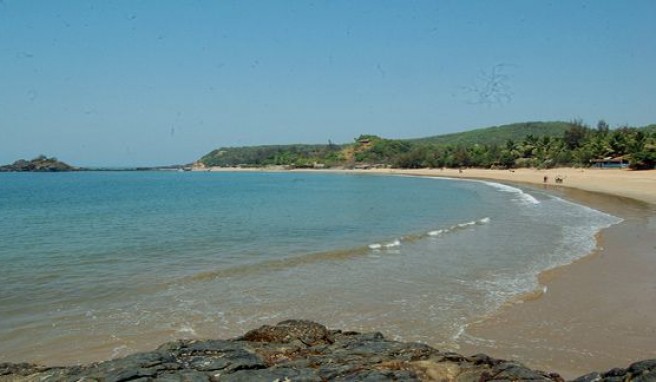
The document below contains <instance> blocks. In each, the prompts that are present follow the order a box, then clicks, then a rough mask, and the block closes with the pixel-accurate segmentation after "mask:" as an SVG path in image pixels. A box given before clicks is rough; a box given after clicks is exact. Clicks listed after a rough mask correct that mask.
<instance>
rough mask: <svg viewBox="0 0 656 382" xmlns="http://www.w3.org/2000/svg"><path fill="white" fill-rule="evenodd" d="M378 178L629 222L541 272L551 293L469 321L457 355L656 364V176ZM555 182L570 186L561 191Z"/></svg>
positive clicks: (453, 173) (599, 365) (592, 172)
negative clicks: (508, 187) (589, 211)
mask: <svg viewBox="0 0 656 382" xmlns="http://www.w3.org/2000/svg"><path fill="white" fill-rule="evenodd" d="M372 171H373V172H379V173H393V174H403V175H415V176H438V177H441V176H444V177H452V178H468V179H488V180H495V181H500V182H504V183H513V184H525V185H530V187H542V188H547V189H548V190H549V191H550V192H552V193H554V194H555V195H557V196H560V197H564V198H566V199H569V200H572V201H575V202H578V203H580V204H584V205H587V206H589V207H592V208H595V209H598V210H601V211H604V212H607V213H610V214H613V215H615V216H618V217H621V218H622V219H624V221H623V222H622V223H620V224H616V225H614V226H612V227H610V228H608V229H606V230H603V231H602V232H601V233H600V234H599V235H598V237H597V239H598V245H597V249H596V250H595V251H594V252H593V253H591V254H590V256H587V257H585V258H583V259H581V260H579V261H576V262H575V263H573V264H571V265H568V266H564V267H560V268H557V269H553V270H549V271H546V272H543V273H542V274H541V276H540V282H541V284H542V285H544V287H545V292H544V293H538V294H536V295H530V296H525V298H523V299H520V300H518V301H516V302H514V303H512V304H508V305H507V306H505V307H503V308H502V309H501V310H500V311H498V312H497V313H496V314H494V315H493V316H491V317H485V318H482V319H481V320H480V321H479V322H476V323H473V324H471V325H470V326H469V327H468V328H467V330H466V331H465V333H464V334H463V336H462V337H461V338H460V340H459V341H458V342H459V343H458V346H459V349H458V351H460V352H462V353H463V354H475V353H486V354H489V355H491V356H493V357H499V358H508V359H516V360H519V361H520V362H524V363H526V364H527V365H528V366H530V367H534V368H539V369H544V370H555V371H557V372H558V373H561V374H562V375H563V376H565V377H575V376H578V375H582V374H585V373H587V372H590V371H591V370H608V369H611V368H613V367H622V366H623V365H628V364H630V363H632V362H635V361H637V360H641V359H647V358H654V357H656V279H654V277H653V275H654V274H656V241H655V240H654V237H656V235H655V234H656V212H655V211H656V171H627V170H619V169H612V170H610V169H608V170H601V169H585V170H583V169H551V170H535V169H517V170H513V171H509V170H477V169H465V170H463V171H462V172H460V171H458V170H451V169H449V170H372ZM545 176H546V177H547V182H546V183H545V182H544V177H545ZM556 177H560V178H562V179H563V182H562V183H558V184H556V183H555V179H556Z"/></svg>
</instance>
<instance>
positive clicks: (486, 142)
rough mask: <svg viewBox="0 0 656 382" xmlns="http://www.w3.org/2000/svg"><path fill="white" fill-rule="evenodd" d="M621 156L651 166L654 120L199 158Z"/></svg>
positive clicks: (419, 161) (381, 160) (365, 139)
mask: <svg viewBox="0 0 656 382" xmlns="http://www.w3.org/2000/svg"><path fill="white" fill-rule="evenodd" d="M609 158H621V160H622V161H623V162H625V163H629V165H630V167H631V168H633V169H647V168H654V167H655V166H656V125H649V126H645V127H643V128H635V127H628V126H622V127H620V128H617V129H611V128H610V127H609V126H608V124H607V123H606V122H604V121H599V122H598V123H597V126H596V127H595V128H591V127H589V126H587V125H586V124H584V123H583V122H582V121H580V120H576V121H571V122H527V123H516V124H512V125H505V126H494V127H489V128H485V129H478V130H472V131H468V132H464V133H458V134H448V135H442V136H434V137H428V138H422V139H407V140H399V139H385V138H381V137H377V136H375V135H361V136H360V137H358V138H357V139H356V140H355V142H354V143H352V144H346V145H335V144H332V143H329V144H328V145H284V146H254V147H238V148H221V149H218V150H214V151H212V152H211V153H209V154H207V155H205V156H204V157H202V158H201V159H200V161H199V162H201V163H203V164H204V165H206V166H266V165H284V166H294V167H316V166H328V167H331V166H345V167H353V166H371V165H384V166H391V167H398V168H426V167H428V168H436V167H482V168H517V167H537V168H550V167H556V166H580V167H587V166H591V165H592V164H594V163H595V162H597V161H599V160H602V159H609Z"/></svg>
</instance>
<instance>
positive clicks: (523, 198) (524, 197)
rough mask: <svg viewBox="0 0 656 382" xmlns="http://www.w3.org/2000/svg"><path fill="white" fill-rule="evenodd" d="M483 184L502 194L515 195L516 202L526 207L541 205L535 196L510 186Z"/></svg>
mask: <svg viewBox="0 0 656 382" xmlns="http://www.w3.org/2000/svg"><path fill="white" fill-rule="evenodd" d="M481 183H484V184H487V185H488V186H490V187H493V188H496V189H497V190H499V191H501V192H509V193H512V194H515V196H516V197H515V200H517V201H519V202H520V203H522V204H526V205H535V204H540V201H539V200H537V199H536V198H535V197H534V196H533V195H531V194H528V193H526V192H524V191H522V190H521V189H519V188H517V187H513V186H509V185H507V184H501V183H496V182H487V181H481Z"/></svg>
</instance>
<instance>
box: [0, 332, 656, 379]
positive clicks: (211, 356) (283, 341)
mask: <svg viewBox="0 0 656 382" xmlns="http://www.w3.org/2000/svg"><path fill="white" fill-rule="evenodd" d="M151 380H161V381H255V382H257V381H267V382H272V381H278V382H284V381H317V382H320V381H467V382H470V381H471V382H474V381H529V380H530V381H562V380H563V379H562V378H561V377H560V376H559V375H558V374H555V373H545V372H542V371H537V370H531V369H529V368H526V367H524V366H523V365H521V364H519V363H517V362H512V361H510V362H509V361H503V360H497V359H493V358H490V357H488V356H486V355H475V356H471V357H464V356H461V355H459V354H455V353H448V352H441V351H439V350H436V349H433V348H431V347H430V346H427V345H423V344H418V343H402V342H395V341H389V340H386V339H385V338H384V337H383V336H382V335H381V334H380V333H364V334H361V333H356V332H342V331H339V330H328V329H326V327H324V326H323V325H319V324H317V323H314V322H310V321H297V320H290V321H284V322H281V323H279V324H278V325H276V326H263V327H261V328H259V329H255V330H252V331H250V332H248V333H246V334H245V335H244V336H243V337H240V338H236V339H232V340H208V341H178V342H171V343H167V344H165V345H162V346H160V347H159V348H158V349H157V350H155V351H152V352H147V353H138V354H133V355H130V356H127V357H125V358H120V359H115V360H112V361H107V362H100V363H94V364H90V365H86V366H72V367H41V366H37V365H33V364H8V363H3V364H0V381H107V382H119V381H151ZM577 381H581V382H583V381H586V382H592V381H656V360H650V361H643V362H638V363H635V364H633V365H631V366H630V367H629V368H627V369H613V370H610V371H608V372H606V373H602V374H600V373H591V374H588V375H585V376H582V377H580V378H578V379H577Z"/></svg>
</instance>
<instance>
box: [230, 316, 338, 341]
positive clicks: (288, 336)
mask: <svg viewBox="0 0 656 382" xmlns="http://www.w3.org/2000/svg"><path fill="white" fill-rule="evenodd" d="M241 339H242V340H244V341H251V342H277V343H283V344H285V343H290V342H292V341H294V340H299V341H301V342H302V343H304V344H305V345H308V346H311V345H317V344H326V343H328V344H329V343H332V342H333V340H332V335H331V333H330V331H329V330H328V329H326V327H325V326H323V325H321V324H317V323H316V322H312V321H304V320H288V321H283V322H281V323H279V324H278V325H276V326H268V325H265V326H262V327H261V328H258V329H254V330H251V331H250V332H248V333H246V334H245V335H244V336H243V337H242V338H241Z"/></svg>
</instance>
